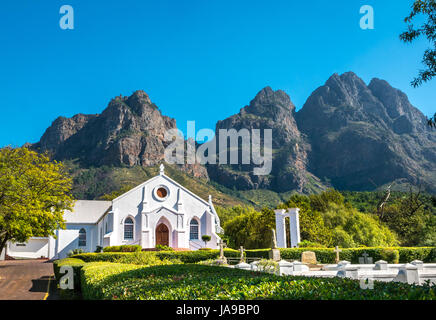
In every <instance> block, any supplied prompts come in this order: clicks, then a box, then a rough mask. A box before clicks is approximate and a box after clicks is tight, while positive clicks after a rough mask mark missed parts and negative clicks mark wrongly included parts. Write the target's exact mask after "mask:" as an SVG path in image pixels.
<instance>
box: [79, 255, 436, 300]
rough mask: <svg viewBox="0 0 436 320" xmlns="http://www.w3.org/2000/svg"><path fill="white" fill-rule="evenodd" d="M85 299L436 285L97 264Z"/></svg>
mask: <svg viewBox="0 0 436 320" xmlns="http://www.w3.org/2000/svg"><path fill="white" fill-rule="evenodd" d="M81 276H82V294H83V298H85V299H107V300H138V299H139V300H199V299H207V300H241V299H244V300H253V299H289V300H397V299H401V300H435V299H436V286H429V285H427V284H426V285H423V286H415V285H409V284H406V283H397V282H388V283H386V282H380V281H375V282H374V290H362V289H361V288H360V282H359V281H358V280H351V279H347V278H315V277H292V276H277V275H273V274H268V273H262V272H252V271H245V270H240V269H234V268H226V267H217V266H205V265H199V264H184V265H168V266H154V267H148V268H144V267H140V266H135V265H130V264H109V263H91V264H87V265H86V266H85V267H83V268H82V271H81Z"/></svg>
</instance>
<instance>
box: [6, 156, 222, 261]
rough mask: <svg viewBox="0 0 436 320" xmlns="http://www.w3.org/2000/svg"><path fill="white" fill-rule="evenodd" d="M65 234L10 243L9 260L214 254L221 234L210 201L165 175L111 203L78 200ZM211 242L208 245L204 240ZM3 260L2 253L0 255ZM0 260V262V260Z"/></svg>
mask: <svg viewBox="0 0 436 320" xmlns="http://www.w3.org/2000/svg"><path fill="white" fill-rule="evenodd" d="M64 220H65V221H66V228H65V229H64V230H57V231H56V238H54V237H48V238H31V239H30V240H29V241H28V242H27V243H8V244H7V247H6V254H7V255H8V256H10V257H12V258H41V257H45V258H50V259H61V258H65V257H66V256H67V254H68V252H70V251H71V250H74V249H83V251H85V252H94V251H95V250H96V248H97V247H98V246H101V247H107V246H115V245H133V244H134V245H140V246H141V247H142V248H155V247H156V245H165V246H169V247H172V248H184V249H190V250H197V249H200V248H204V247H205V246H207V247H208V248H213V249H216V248H217V247H218V242H219V241H220V237H219V236H218V233H221V232H222V228H221V226H220V220H219V217H218V215H217V213H216V211H215V208H214V206H213V203H212V198H211V196H209V199H208V201H205V200H203V199H202V198H200V197H199V196H197V195H195V194H194V193H192V192H191V191H189V190H188V189H186V188H184V187H183V186H182V185H180V184H179V183H177V182H176V181H174V180H172V179H171V178H169V177H168V176H166V175H165V172H164V166H163V165H161V166H160V173H159V175H157V176H155V177H153V178H151V179H149V180H148V181H146V182H144V183H142V184H140V185H139V186H137V187H135V188H133V189H131V190H130V191H128V192H126V193H125V194H123V195H121V196H119V197H118V198H116V199H114V200H112V201H95V200H78V201H76V203H75V206H74V210H73V211H72V212H70V211H66V212H65V213H64ZM203 235H208V236H210V237H211V240H210V241H208V242H207V243H206V244H205V243H204V241H202V238H201V237H202V236H203ZM1 255H2V256H3V258H4V256H5V252H4V251H3V252H2V254H1ZM1 258H2V257H1V256H0V259H1Z"/></svg>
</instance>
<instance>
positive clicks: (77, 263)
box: [53, 258, 85, 290]
mask: <svg viewBox="0 0 436 320" xmlns="http://www.w3.org/2000/svg"><path fill="white" fill-rule="evenodd" d="M84 265H85V262H84V261H83V260H80V259H76V258H65V259H60V260H55V261H54V262H53V272H54V274H55V278H56V281H57V282H58V283H59V280H60V279H61V277H62V274H61V273H60V269H61V267H62V266H71V267H73V272H74V273H73V276H74V278H73V279H74V289H75V290H80V270H81V269H82V267H83V266H84Z"/></svg>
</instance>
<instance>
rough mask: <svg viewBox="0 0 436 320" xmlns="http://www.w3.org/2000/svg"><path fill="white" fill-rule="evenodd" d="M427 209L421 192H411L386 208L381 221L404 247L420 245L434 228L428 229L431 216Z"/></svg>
mask: <svg viewBox="0 0 436 320" xmlns="http://www.w3.org/2000/svg"><path fill="white" fill-rule="evenodd" d="M425 209H426V208H425V203H424V201H423V199H422V197H421V192H420V191H419V192H413V190H410V191H409V194H407V195H404V196H403V197H402V198H401V199H399V200H398V201H396V202H395V203H393V204H391V205H389V206H388V207H386V209H385V214H384V215H383V217H382V218H381V220H382V221H383V222H384V223H386V225H387V226H388V227H389V228H390V229H391V230H393V231H394V232H395V233H396V234H397V235H398V237H399V239H400V241H401V244H402V245H404V246H414V245H419V244H421V241H422V239H423V235H425V233H426V232H427V233H429V232H430V231H431V230H430V229H432V228H434V226H432V224H430V225H429V226H428V228H426V223H427V222H430V220H429V219H430V214H429V212H427V210H425Z"/></svg>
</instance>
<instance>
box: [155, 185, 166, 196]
mask: <svg viewBox="0 0 436 320" xmlns="http://www.w3.org/2000/svg"><path fill="white" fill-rule="evenodd" d="M156 194H157V196H158V197H159V198H165V197H166V196H167V194H168V192H167V189H165V188H164V187H160V188H159V189H157V191H156Z"/></svg>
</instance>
